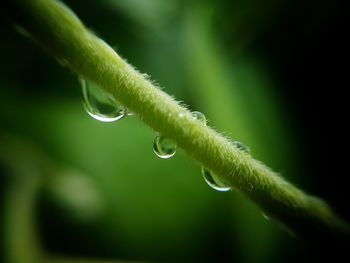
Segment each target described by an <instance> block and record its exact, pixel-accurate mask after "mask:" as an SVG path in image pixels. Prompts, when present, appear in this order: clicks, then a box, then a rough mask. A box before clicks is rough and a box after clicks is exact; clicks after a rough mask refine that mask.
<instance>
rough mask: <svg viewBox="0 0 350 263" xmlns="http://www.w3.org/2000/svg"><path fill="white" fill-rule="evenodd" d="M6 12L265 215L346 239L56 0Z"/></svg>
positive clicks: (345, 230)
mask: <svg viewBox="0 0 350 263" xmlns="http://www.w3.org/2000/svg"><path fill="white" fill-rule="evenodd" d="M7 5H8V6H6V8H5V10H6V9H7V12H8V14H9V16H10V17H11V19H13V20H14V21H15V22H16V23H18V24H19V25H20V26H22V27H23V28H24V29H25V30H26V31H27V32H28V33H27V34H29V35H30V36H31V38H32V39H34V40H35V42H37V43H38V44H39V45H40V46H41V47H42V48H44V49H45V50H46V51H48V52H49V53H50V54H51V55H52V56H53V57H55V58H56V59H57V60H58V61H59V62H60V63H61V64H62V65H64V66H67V67H68V68H69V69H71V70H72V71H73V72H75V73H76V74H78V75H79V76H81V77H83V78H85V79H88V80H90V81H93V82H95V83H97V84H98V85H99V86H100V87H101V88H102V89H104V90H105V91H107V92H109V93H111V94H112V95H113V96H114V97H115V98H116V99H117V100H118V101H120V102H121V103H122V104H124V105H125V106H126V107H127V108H128V109H130V110H131V111H132V112H134V113H135V115H136V116H137V117H138V118H140V119H141V120H142V121H143V122H145V123H146V124H147V125H149V126H150V127H152V128H153V129H154V130H156V131H158V132H160V133H161V134H163V135H165V136H167V137H168V138H171V139H172V140H174V141H176V142H177V144H178V145H179V146H180V147H181V148H183V149H184V150H185V151H186V152H187V154H188V155H189V156H191V157H193V158H194V159H196V160H197V161H198V162H200V163H201V164H203V165H204V166H205V167H207V168H208V169H210V170H212V171H213V172H214V173H215V174H217V175H218V176H219V177H220V179H221V180H222V181H223V182H225V183H227V184H229V185H230V186H232V187H234V188H235V189H237V190H239V191H240V192H241V193H243V194H244V195H245V196H247V197H248V198H250V199H251V200H252V201H254V202H255V203H256V204H258V205H259V206H260V207H261V209H262V210H263V211H264V213H266V214H268V215H269V216H272V217H274V218H275V219H277V220H279V221H280V222H281V223H283V224H284V225H285V226H287V227H288V228H289V229H291V230H292V231H294V232H296V233H300V234H302V235H305V236H311V237H315V236H319V235H323V234H327V235H329V236H345V237H347V238H348V237H349V235H350V230H349V225H348V224H347V223H346V222H344V221H342V220H341V219H340V218H339V217H338V216H337V215H336V214H334V213H333V211H332V210H331V209H330V208H329V207H328V206H327V204H326V203H324V202H323V201H322V200H320V199H318V198H316V197H312V196H309V195H307V194H305V193H304V192H302V191H301V190H299V189H297V188H296V187H295V186H293V185H292V184H290V183H288V182H287V181H285V180H284V179H283V178H281V177H280V176H279V175H278V174H276V173H275V172H273V171H272V170H271V169H269V168H268V167H266V166H265V165H263V164H262V163H260V162H259V161H257V160H255V159H253V158H252V157H251V156H250V155H248V154H245V153H242V152H240V151H239V150H238V149H237V148H236V147H234V146H233V145H232V143H231V142H230V140H229V139H227V138H225V137H223V136H222V135H221V134H219V133H218V132H216V131H214V130H213V129H212V128H210V127H207V126H205V125H203V124H202V123H201V122H200V121H198V120H195V119H194V118H193V117H192V115H191V113H190V112H189V111H188V110H187V109H186V108H185V107H183V106H181V105H180V104H179V103H178V102H177V101H175V100H174V99H173V98H172V97H171V96H169V95H168V94H166V93H165V92H163V91H161V90H160V89H159V88H158V87H157V86H156V85H155V84H154V83H152V82H151V81H149V80H148V79H147V78H145V77H144V76H143V75H142V74H141V73H139V72H138V71H137V70H135V69H134V68H133V67H132V66H131V65H129V64H128V63H127V62H126V61H124V60H123V59H122V58H121V57H120V56H119V55H118V54H117V53H116V52H115V51H114V50H113V49H112V48H111V47H109V46H108V45H107V44H106V43H105V42H104V41H103V40H101V39H100V38H98V37H97V36H95V35H94V34H93V33H91V32H90V31H89V30H88V29H86V28H85V26H84V25H83V24H82V22H81V21H80V20H79V19H78V18H77V17H76V16H75V14H74V13H73V12H72V11H71V10H70V9H69V8H67V7H66V6H65V5H63V4H62V3H60V2H58V1H55V0H16V1H13V2H12V3H7Z"/></svg>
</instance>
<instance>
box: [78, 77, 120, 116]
mask: <svg viewBox="0 0 350 263" xmlns="http://www.w3.org/2000/svg"><path fill="white" fill-rule="evenodd" d="M81 85H82V92H83V105H84V109H85V111H86V112H87V113H88V114H89V115H90V116H91V117H93V118H94V119H96V120H99V121H103V122H112V121H117V120H120V119H121V118H123V117H124V116H126V110H125V107H124V106H123V105H121V104H120V103H119V102H118V101H116V100H115V99H114V98H113V97H112V96H111V95H109V94H108V93H106V92H104V91H103V90H101V89H100V88H99V87H98V86H97V85H96V84H94V83H93V82H91V81H87V80H85V79H81Z"/></svg>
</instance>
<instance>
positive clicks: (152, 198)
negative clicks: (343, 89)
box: [0, 0, 342, 263]
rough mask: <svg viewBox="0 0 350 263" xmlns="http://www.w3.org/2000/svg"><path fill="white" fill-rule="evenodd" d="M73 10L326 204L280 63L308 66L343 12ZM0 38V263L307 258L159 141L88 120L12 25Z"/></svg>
mask: <svg viewBox="0 0 350 263" xmlns="http://www.w3.org/2000/svg"><path fill="white" fill-rule="evenodd" d="M65 2H66V3H67V5H68V6H70V7H71V8H72V9H73V10H74V11H75V12H76V13H77V14H78V16H79V17H80V18H81V19H82V20H83V21H84V23H85V24H86V25H87V26H88V27H89V28H91V30H92V31H94V32H95V33H96V34H97V35H99V36H100V37H102V38H103V39H105V40H106V42H107V43H109V44H110V45H111V46H113V47H114V48H115V49H116V51H117V52H118V53H119V54H120V55H121V56H123V57H124V58H126V59H127V60H128V61H129V62H130V63H131V64H133V65H134V66H135V67H136V68H138V69H139V70H140V71H141V72H144V73H147V74H149V75H150V76H151V79H152V80H155V81H156V82H157V83H159V84H160V85H161V86H162V87H164V91H166V92H167V93H169V94H171V95H174V96H175V97H176V98H177V99H178V100H181V101H183V102H184V103H186V104H187V105H189V108H190V109H192V110H199V111H201V112H203V113H204V114H205V115H206V117H207V118H208V120H209V125H211V126H212V127H215V128H216V129H217V130H219V131H221V132H223V133H224V134H225V135H227V136H229V137H231V138H233V139H235V140H240V141H242V142H244V143H245V144H247V145H249V147H250V148H251V151H252V154H253V156H254V157H256V158H257V159H259V160H261V161H263V162H265V163H266V164H267V165H269V166H270V167H273V169H274V170H276V171H278V172H281V173H282V174H283V176H284V177H285V178H287V179H288V180H290V181H292V182H294V183H296V184H297V185H300V186H302V188H304V189H306V190H308V191H310V192H316V193H321V194H322V187H318V186H317V182H316V180H315V178H313V177H312V176H307V175H309V171H310V169H311V168H309V167H306V166H305V162H306V161H305V158H307V155H308V153H309V152H308V147H311V146H309V145H308V144H307V136H305V135H304V132H305V129H306V128H305V127H304V126H303V123H302V122H301V121H300V120H299V119H298V118H299V117H300V115H301V113H300V108H299V105H297V104H295V100H293V99H292V98H291V97H290V95H291V94H293V92H291V90H293V87H291V86H290V85H289V79H288V77H289V75H288V74H287V73H288V67H291V65H289V66H286V65H285V64H283V63H281V62H282V61H283V60H288V59H291V57H292V56H293V55H299V56H302V55H300V54H299V53H298V52H300V46H297V45H301V44H300V43H301V42H302V40H304V41H305V42H307V41H316V40H315V39H316V38H317V37H318V36H319V35H322V32H324V31H325V30H328V29H327V28H328V27H329V26H332V25H333V24H334V23H335V22H334V21H335V20H336V17H337V16H338V15H339V14H340V12H341V10H342V8H341V6H340V2H337V1H333V2H325V4H324V3H323V2H322V3H321V2H316V1H306V2H302V3H301V1H299V2H298V1H287V0H284V1H274V0H271V1H265V2H264V3H261V2H260V1H257V0H249V1H228V0H227V1H226V0H220V1H209V0H207V1H198V2H197V1H183V0H166V1H163V0H132V1H131V0H118V1H113V0H103V1H86V2H84V1H65ZM0 30H1V31H0V33H1V35H3V36H5V37H4V38H3V40H2V41H1V56H2V61H3V63H1V65H0V71H1V72H2V73H1V75H0V85H1V87H0V122H1V124H0V164H1V166H0V169H1V171H2V174H1V178H0V180H1V181H0V182H1V197H2V202H1V215H2V217H1V236H2V248H3V249H2V250H3V257H4V260H8V261H9V262H11V261H12V262H15V263H16V262H32V258H35V257H36V256H37V255H36V254H37V253H44V254H46V255H50V257H52V258H56V257H63V258H83V259H116V260H132V261H134V260H136V261H139V260H140V261H161V262H168V261H169V262H184V261H186V262H187V261H188V262H197V261H198V262H219V261H224V262H227V261H234V262H281V260H283V261H286V260H287V261H288V260H290V261H293V260H298V259H300V258H301V257H303V258H306V257H307V256H305V255H306V254H307V253H306V251H309V250H308V249H309V248H308V245H307V244H305V242H303V241H301V240H299V239H295V238H294V237H291V236H290V235H289V234H288V233H287V232H286V231H283V230H281V228H280V226H279V225H278V223H276V222H274V221H273V220H266V219H264V217H263V216H262V211H260V210H259V209H258V208H257V207H256V206H255V205H254V204H252V203H251V202H250V201H248V200H246V199H245V198H243V197H242V196H241V194H239V193H238V192H236V191H235V190H233V191H232V192H229V193H220V192H216V191H214V190H213V189H211V188H209V187H208V186H207V185H206V184H205V182H204V180H203V178H202V176H201V173H200V167H199V165H198V164H197V163H195V162H194V161H193V160H191V159H190V158H188V157H187V156H186V155H185V153H184V152H183V151H182V150H181V149H179V150H178V152H177V153H176V155H175V156H174V157H173V158H171V159H169V160H162V159H159V158H158V157H156V156H155V155H154V153H153V151H152V143H153V140H154V137H155V133H154V131H152V129H150V128H149V127H147V126H145V125H144V124H143V123H142V122H140V121H139V120H137V119H136V118H134V117H130V118H125V119H122V120H121V121H118V122H116V123H101V122H98V121H96V120H94V119H92V118H90V117H89V116H88V115H87V114H86V113H85V112H84V110H83V107H82V104H81V94H80V88H81V87H80V85H79V82H78V77H77V76H75V75H74V74H72V73H71V72H69V71H68V70H67V69H65V68H61V67H60V66H59V65H58V64H57V63H56V62H55V61H53V60H52V59H51V58H50V57H49V56H47V55H46V54H45V53H44V52H43V51H42V50H40V48H38V47H37V46H35V45H34V44H33V43H31V42H30V40H28V39H26V38H25V37H23V36H21V35H20V34H18V33H17V32H16V31H15V30H14V28H13V27H12V24H11V23H10V22H9V21H8V20H6V19H4V20H3V21H2V25H1V28H0ZM310 36H311V37H310ZM298 38H299V39H301V40H300V43H299V42H298V41H296V39H298ZM296 43H297V45H296ZM300 61H301V60H300ZM300 61H299V62H300ZM286 72H287V73H286ZM296 78H298V76H296ZM294 83H295V82H294ZM294 95H295V94H294ZM304 144H305V146H303V145H304ZM333 201H334V200H333ZM336 201H337V200H336V199H335V201H334V202H336ZM340 207H341V205H340ZM305 253H306V254H305ZM18 254H21V256H19V255H18ZM310 257H312V255H311V252H310ZM5 262H6V261H5ZM62 262H65V261H64V260H63V261H62ZM67 262H68V261H67Z"/></svg>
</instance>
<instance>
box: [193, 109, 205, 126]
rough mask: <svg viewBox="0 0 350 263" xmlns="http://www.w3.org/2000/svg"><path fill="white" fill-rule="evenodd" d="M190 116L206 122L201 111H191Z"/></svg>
mask: <svg viewBox="0 0 350 263" xmlns="http://www.w3.org/2000/svg"><path fill="white" fill-rule="evenodd" d="M192 116H193V118H195V119H196V120H199V121H201V122H203V123H204V124H207V119H206V118H205V115H204V114H203V113H201V112H200V111H194V112H192Z"/></svg>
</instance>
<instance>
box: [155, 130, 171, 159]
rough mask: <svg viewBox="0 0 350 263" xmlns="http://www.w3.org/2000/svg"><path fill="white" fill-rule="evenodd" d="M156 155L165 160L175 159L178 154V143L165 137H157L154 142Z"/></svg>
mask: <svg viewBox="0 0 350 263" xmlns="http://www.w3.org/2000/svg"><path fill="white" fill-rule="evenodd" d="M153 151H154V153H155V154H156V155H157V156H158V157H160V158H163V159H168V158H170V157H173V156H174V155H175V153H176V143H175V142H174V141H172V140H170V139H168V138H165V137H164V136H163V135H157V136H156V138H155V139H154V142H153Z"/></svg>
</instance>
